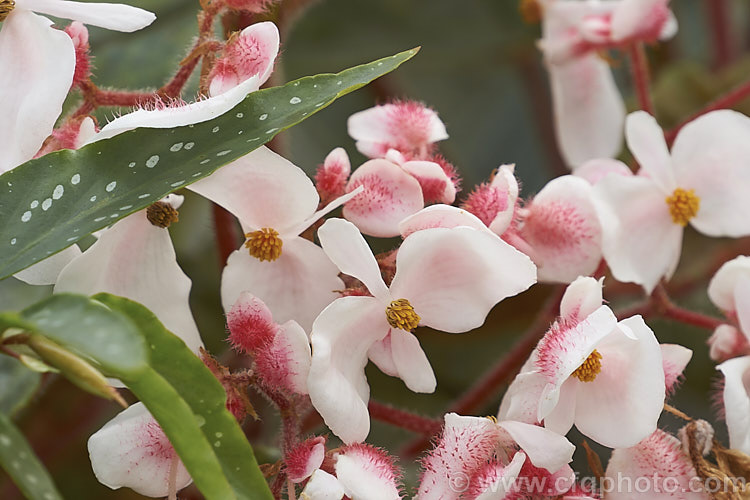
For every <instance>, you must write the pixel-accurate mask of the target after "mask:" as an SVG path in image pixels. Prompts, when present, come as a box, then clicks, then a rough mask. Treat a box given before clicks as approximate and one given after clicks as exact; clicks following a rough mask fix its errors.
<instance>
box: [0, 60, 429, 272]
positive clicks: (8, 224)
mask: <svg viewBox="0 0 750 500" xmlns="http://www.w3.org/2000/svg"><path fill="white" fill-rule="evenodd" d="M416 52H417V50H416V49H414V50H409V51H406V52H402V53H399V54H396V55H394V56H391V57H387V58H384V59H380V60H378V61H374V62H372V63H369V64H364V65H361V66H356V67H354V68H350V69H347V70H345V71H342V72H341V73H337V74H322V75H317V76H312V77H305V78H301V79H299V80H295V81H293V82H290V83H288V84H286V85H284V86H281V87H274V88H269V89H264V90H260V91H258V92H253V93H251V94H249V95H248V96H247V97H246V98H245V99H244V100H243V101H242V102H240V103H239V104H238V105H237V106H235V107H234V108H233V109H232V110H231V111H229V112H227V113H225V114H223V115H221V116H219V117H217V118H214V119H212V120H209V121H206V122H202V123H197V124H194V125H188V126H184V127H178V128H174V129H146V128H141V129H135V130H131V131H129V132H125V133H123V134H120V135H118V136H115V137H113V138H111V139H107V140H103V141H99V142H96V143H93V144H90V145H88V146H85V147H83V148H81V149H78V150H75V151H71V150H64V151H58V152H55V153H52V154H49V155H46V156H43V157H41V158H38V159H35V160H31V161H29V162H27V163H24V164H23V165H20V166H18V167H16V168H15V169H13V170H11V171H10V172H7V173H5V174H3V175H2V176H0V220H2V221H3V222H2V224H0V278H4V277H7V276H10V275H12V274H13V273H15V272H18V271H20V270H22V269H24V268H26V267H28V266H30V265H32V264H34V263H35V262H38V261H40V260H42V259H44V258H45V257H48V256H49V255H52V254H54V253H56V252H59V251H60V250H62V249H63V248H65V247H67V246H70V245H71V244H72V243H75V242H77V241H78V240H80V239H81V238H83V237H84V236H86V235H88V234H90V233H92V232H94V231H97V230H99V229H102V228H104V227H106V226H108V225H110V224H112V223H113V222H115V221H117V220H119V219H121V218H123V217H125V216H126V215H128V214H131V213H133V212H135V211H137V210H140V209H142V208H144V207H146V206H148V205H150V204H151V203H153V202H155V201H158V200H159V199H161V198H162V197H164V196H165V195H167V194H168V193H170V192H172V191H175V190H176V189H178V188H180V187H183V186H186V185H188V184H190V183H192V182H195V181H197V180H199V179H201V178H203V177H206V176H207V175H209V174H210V173H211V172H213V171H214V170H216V169H217V168H219V167H221V166H222V165H226V164H227V163H229V162H231V161H233V160H235V159H237V158H239V157H241V156H243V155H245V154H247V153H249V152H250V151H252V150H254V149H256V148H258V147H260V146H261V145H263V144H265V143H267V142H268V141H270V140H271V139H272V138H273V137H274V136H275V135H276V134H278V133H279V132H281V131H282V130H285V129H287V128H289V127H291V126H292V125H295V124H296V123H299V122H300V121H302V120H304V119H305V118H306V117H308V116H310V115H312V114H314V113H316V112H317V111H319V110H320V109H323V108H325V107H326V106H328V105H329V104H331V103H332V102H333V101H334V100H336V99H337V98H338V97H340V96H342V95H345V94H348V93H349V92H352V91H354V90H356V89H358V88H360V87H362V86H364V85H366V84H367V83H369V82H370V81H372V80H374V79H375V78H378V77H379V76H382V75H384V74H386V73H388V72H390V71H393V70H394V69H396V68H397V67H398V66H399V65H400V64H401V63H403V62H404V61H406V60H408V59H410V58H411V57H412V56H414V54H416Z"/></svg>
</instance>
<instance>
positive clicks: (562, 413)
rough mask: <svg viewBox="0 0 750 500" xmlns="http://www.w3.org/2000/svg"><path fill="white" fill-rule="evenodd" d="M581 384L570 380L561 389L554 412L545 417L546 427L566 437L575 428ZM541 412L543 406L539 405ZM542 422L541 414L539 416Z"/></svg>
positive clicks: (572, 379)
mask: <svg viewBox="0 0 750 500" xmlns="http://www.w3.org/2000/svg"><path fill="white" fill-rule="evenodd" d="M579 388H580V384H579V383H578V380H576V379H574V378H569V379H568V380H566V381H565V382H564V383H563V385H562V386H561V387H560V397H559V399H558V402H557V404H556V405H555V407H554V408H553V409H552V411H551V412H550V413H549V415H547V416H546V417H544V427H546V428H547V429H549V430H551V431H553V432H556V433H558V434H560V435H561V436H564V435H565V434H567V433H568V431H569V430H570V429H571V427H573V423H574V422H575V418H576V398H577V395H578V389H579ZM539 408H540V410H541V409H542V406H541V405H539ZM539 419H540V420H541V413H540V414H539Z"/></svg>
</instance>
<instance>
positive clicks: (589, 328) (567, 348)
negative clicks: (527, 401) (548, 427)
mask: <svg viewBox="0 0 750 500" xmlns="http://www.w3.org/2000/svg"><path fill="white" fill-rule="evenodd" d="M616 325H617V318H616V317H615V315H614V313H613V312H612V310H611V309H610V308H609V307H608V306H600V307H599V308H598V309H596V310H595V311H594V312H593V313H591V314H590V315H588V316H587V317H586V318H585V319H584V320H583V321H580V322H577V323H574V322H569V321H566V320H565V319H562V320H560V321H557V322H555V324H554V325H552V327H551V328H550V330H549V331H548V332H547V333H546V334H545V335H544V337H543V338H542V340H540V341H539V345H538V346H537V360H536V367H537V369H538V370H539V372H540V373H541V374H542V375H544V377H545V378H546V379H547V383H548V387H547V388H545V391H544V393H543V395H542V397H543V399H542V401H541V402H540V405H539V407H540V414H539V419H540V420H541V419H543V418H544V417H546V416H547V415H548V414H549V412H550V411H552V409H553V408H554V407H555V405H556V404H557V399H558V395H559V389H560V386H561V385H562V384H563V382H565V381H566V380H567V379H568V378H569V377H570V376H571V374H572V373H573V372H574V371H576V370H577V369H578V367H579V366H581V365H582V364H583V362H584V361H586V359H587V358H588V357H589V355H590V354H591V353H592V352H593V351H594V349H596V348H597V346H598V345H599V343H600V342H601V341H602V339H604V338H605V337H607V336H608V335H610V334H611V333H612V331H613V330H614V329H615V327H616Z"/></svg>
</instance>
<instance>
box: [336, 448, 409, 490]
mask: <svg viewBox="0 0 750 500" xmlns="http://www.w3.org/2000/svg"><path fill="white" fill-rule="evenodd" d="M334 467H335V470H336V477H337V478H338V480H339V481H340V482H341V484H342V485H343V486H344V492H345V493H346V496H347V497H349V498H352V499H357V500H360V499H361V500H397V499H400V498H401V495H400V494H399V491H398V485H397V484H396V471H395V470H394V467H393V462H392V459H391V458H390V457H389V456H388V455H386V453H385V452H384V451H382V450H380V449H378V448H373V447H370V446H367V445H365V446H362V445H354V446H349V447H347V448H346V449H345V451H344V452H343V453H340V454H338V455H337V456H336V465H335V466H334Z"/></svg>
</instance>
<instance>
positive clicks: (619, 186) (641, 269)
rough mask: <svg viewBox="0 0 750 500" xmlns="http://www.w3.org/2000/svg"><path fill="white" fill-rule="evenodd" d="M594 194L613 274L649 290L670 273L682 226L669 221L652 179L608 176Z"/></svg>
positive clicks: (606, 256)
mask: <svg viewBox="0 0 750 500" xmlns="http://www.w3.org/2000/svg"><path fill="white" fill-rule="evenodd" d="M594 193H595V196H596V203H597V212H598V214H599V221H600V223H601V227H602V230H603V239H602V250H603V253H604V258H605V259H606V261H607V264H608V265H609V268H610V269H611V270H612V274H613V275H614V277H615V278H616V279H617V280H618V281H624V282H633V283H638V284H640V285H642V286H643V287H644V288H645V289H646V292H647V293H651V291H652V290H653V289H654V287H655V286H656V284H657V283H658V282H659V280H660V279H661V278H663V277H664V278H667V279H669V278H670V277H671V276H672V273H674V270H675V268H676V267H677V263H678V261H679V259H680V253H681V251H682V233H683V228H682V227H681V226H679V225H678V224H675V223H674V222H673V221H672V217H671V216H670V214H669V209H668V207H667V204H666V201H665V195H664V193H663V192H662V190H661V189H660V188H659V187H657V185H656V184H655V183H654V182H653V181H652V180H651V179H647V178H645V177H640V176H633V177H620V176H613V175H610V176H607V177H606V178H604V179H602V180H601V181H600V182H599V183H598V184H597V185H596V186H594ZM635 200H637V201H635Z"/></svg>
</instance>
